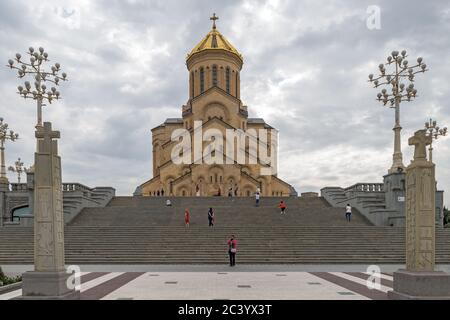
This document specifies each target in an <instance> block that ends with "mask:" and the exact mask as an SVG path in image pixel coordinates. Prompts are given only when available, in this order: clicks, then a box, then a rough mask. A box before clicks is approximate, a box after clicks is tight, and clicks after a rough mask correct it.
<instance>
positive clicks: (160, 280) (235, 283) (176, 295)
mask: <svg viewBox="0 0 450 320" xmlns="http://www.w3.org/2000/svg"><path fill="white" fill-rule="evenodd" d="M368 277H369V275H368V274H366V273H359V272H348V273H346V272H278V273H277V272H206V273H204V272H84V273H82V276H81V299H83V300H131V299H133V300H311V299H320V300H368V299H369V300H385V299H387V291H389V290H391V289H392V276H391V275H388V274H381V286H380V288H379V289H378V290H377V289H372V290H371V289H368V288H367V286H366V280H367V278H368ZM21 294H22V289H17V290H14V291H11V292H8V293H4V294H2V295H0V300H8V299H13V298H16V297H19V296H20V295H21Z"/></svg>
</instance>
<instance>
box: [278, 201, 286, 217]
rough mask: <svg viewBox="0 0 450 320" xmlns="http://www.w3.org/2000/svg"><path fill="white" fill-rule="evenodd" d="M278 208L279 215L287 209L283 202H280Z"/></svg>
mask: <svg viewBox="0 0 450 320" xmlns="http://www.w3.org/2000/svg"><path fill="white" fill-rule="evenodd" d="M278 207H279V208H280V210H281V212H280V213H281V214H284V213H285V210H286V208H287V206H286V203H284V201H283V200H281V201H280V204H279V205H278Z"/></svg>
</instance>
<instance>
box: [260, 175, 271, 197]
mask: <svg viewBox="0 0 450 320" xmlns="http://www.w3.org/2000/svg"><path fill="white" fill-rule="evenodd" d="M258 181H259V184H260V185H259V188H260V189H261V194H264V193H267V190H268V186H269V184H270V182H269V178H268V177H267V176H259V178H258Z"/></svg>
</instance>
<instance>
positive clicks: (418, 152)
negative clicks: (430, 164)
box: [408, 130, 432, 161]
mask: <svg viewBox="0 0 450 320" xmlns="http://www.w3.org/2000/svg"><path fill="white" fill-rule="evenodd" d="M426 133H427V131H426V130H419V131H416V132H415V133H414V136H413V137H411V138H409V140H408V144H409V145H410V146H415V148H414V161H426V160H427V146H429V145H430V144H431V142H432V137H431V136H428V135H427V134H426Z"/></svg>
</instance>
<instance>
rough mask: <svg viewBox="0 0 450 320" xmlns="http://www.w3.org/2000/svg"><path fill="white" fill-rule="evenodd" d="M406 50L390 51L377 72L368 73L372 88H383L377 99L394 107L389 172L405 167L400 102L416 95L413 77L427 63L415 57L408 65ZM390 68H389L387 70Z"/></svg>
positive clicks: (423, 68)
mask: <svg viewBox="0 0 450 320" xmlns="http://www.w3.org/2000/svg"><path fill="white" fill-rule="evenodd" d="M407 57H408V55H407V53H406V50H403V51H402V52H401V53H399V52H398V51H392V53H391V55H389V56H388V57H387V62H386V63H382V64H380V65H379V66H378V68H379V74H378V76H375V75H373V74H370V75H369V82H371V83H372V84H373V85H374V88H378V87H382V86H384V87H387V88H388V89H390V90H388V89H386V88H383V89H382V90H381V92H380V93H378V94H377V100H378V101H380V102H382V103H383V105H384V106H386V105H387V106H389V107H390V108H394V109H395V126H394V129H393V130H394V154H393V156H392V167H391V168H390V169H389V173H395V172H398V171H402V170H404V169H405V166H404V165H403V155H402V151H401V138H400V132H401V130H402V127H401V125H400V104H401V103H402V102H406V101H408V102H409V101H411V100H413V99H414V98H416V97H417V90H416V89H415V88H414V83H413V82H414V79H415V75H416V74H417V73H424V72H425V71H428V69H427V65H426V64H425V63H424V62H423V59H422V58H420V57H419V58H417V63H415V64H414V65H410V64H409V62H408V60H407V59H406V58H407ZM386 68H390V69H391V70H390V71H389V70H387V69H386Z"/></svg>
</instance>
